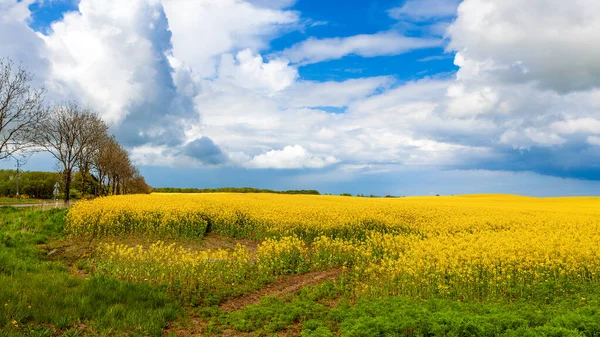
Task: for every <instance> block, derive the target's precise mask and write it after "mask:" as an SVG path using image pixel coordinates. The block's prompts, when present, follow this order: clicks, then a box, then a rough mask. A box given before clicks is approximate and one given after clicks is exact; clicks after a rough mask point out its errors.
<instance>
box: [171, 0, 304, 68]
mask: <svg viewBox="0 0 600 337" xmlns="http://www.w3.org/2000/svg"><path fill="white" fill-rule="evenodd" d="M267 3H268V2H267V1H259V2H256V4H253V3H248V2H245V1H240V0H202V1H199V0H163V4H164V7H165V12H166V14H167V17H168V18H169V27H170V29H171V31H172V32H173V37H172V42H173V53H174V55H176V56H177V58H178V59H180V60H182V61H183V62H185V63H186V64H188V65H189V66H191V68H192V69H193V71H194V73H195V74H196V75H197V76H200V77H213V76H215V75H217V72H216V67H217V62H218V60H219V58H220V56H221V55H222V54H224V53H230V52H237V51H238V50H242V49H245V48H250V49H252V50H260V49H262V48H265V47H267V46H268V41H269V40H270V39H271V38H272V37H274V36H276V35H277V34H279V33H280V32H281V31H282V30H289V29H291V28H292V27H294V25H296V24H297V23H298V21H299V14H298V13H297V12H294V11H291V10H281V9H279V8H278V7H285V5H286V3H287V4H289V3H291V2H290V1H278V5H279V6H260V5H261V4H263V5H264V4H267Z"/></svg>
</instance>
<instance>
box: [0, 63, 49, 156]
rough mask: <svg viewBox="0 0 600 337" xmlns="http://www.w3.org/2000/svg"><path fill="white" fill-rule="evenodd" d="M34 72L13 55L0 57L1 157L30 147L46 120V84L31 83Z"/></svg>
mask: <svg viewBox="0 0 600 337" xmlns="http://www.w3.org/2000/svg"><path fill="white" fill-rule="evenodd" d="M32 80H33V75H32V74H31V73H29V72H28V71H27V69H26V68H25V67H23V66H21V65H19V66H17V67H16V69H15V65H14V63H13V62H12V61H11V60H10V59H6V58H0V160H2V159H6V158H8V157H11V156H13V155H14V154H16V153H18V152H20V151H22V150H23V149H25V148H28V147H30V146H31V145H32V144H33V143H34V142H33V141H34V140H35V139H34V138H35V136H36V133H35V132H34V131H35V130H36V126H37V125H39V124H40V122H41V121H42V120H44V119H45V118H46V116H47V114H48V109H47V108H46V107H44V93H45V91H44V88H34V87H32V86H31V81H32Z"/></svg>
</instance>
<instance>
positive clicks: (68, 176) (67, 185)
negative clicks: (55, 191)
mask: <svg viewBox="0 0 600 337" xmlns="http://www.w3.org/2000/svg"><path fill="white" fill-rule="evenodd" d="M71 173H72V172H71V170H65V173H64V178H63V179H64V183H65V204H66V203H68V202H69V199H70V197H71Z"/></svg>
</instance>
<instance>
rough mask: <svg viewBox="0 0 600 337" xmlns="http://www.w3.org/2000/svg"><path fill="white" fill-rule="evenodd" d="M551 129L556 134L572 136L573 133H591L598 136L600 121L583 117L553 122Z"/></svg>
mask: <svg viewBox="0 0 600 337" xmlns="http://www.w3.org/2000/svg"><path fill="white" fill-rule="evenodd" d="M551 128H552V129H554V130H555V131H556V132H558V133H562V134H574V133H592V134H600V120H598V119H594V118H590V117H585V118H577V119H570V120H565V121H558V122H554V123H552V125H551Z"/></svg>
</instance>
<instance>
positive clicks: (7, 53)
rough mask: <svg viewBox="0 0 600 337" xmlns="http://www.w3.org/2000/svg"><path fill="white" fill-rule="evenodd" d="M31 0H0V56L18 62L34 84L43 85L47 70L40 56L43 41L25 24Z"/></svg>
mask: <svg viewBox="0 0 600 337" xmlns="http://www.w3.org/2000/svg"><path fill="white" fill-rule="evenodd" d="M33 2H34V0H24V1H17V0H0V45H1V46H2V49H1V50H0V57H9V58H11V59H12V60H13V61H15V62H17V63H22V64H23V65H24V66H26V67H27V68H28V70H29V71H30V72H32V73H34V74H35V75H36V77H35V84H36V85H43V84H44V82H45V80H46V78H47V77H48V72H49V63H48V61H47V60H46V59H45V58H44V51H45V46H44V42H43V41H42V40H41V39H40V38H39V37H38V35H37V34H36V33H35V32H34V31H33V30H32V29H31V28H30V27H29V26H28V25H27V20H29V17H30V15H31V12H30V11H29V8H28V7H29V6H30V5H31V4H32V3H33Z"/></svg>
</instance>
